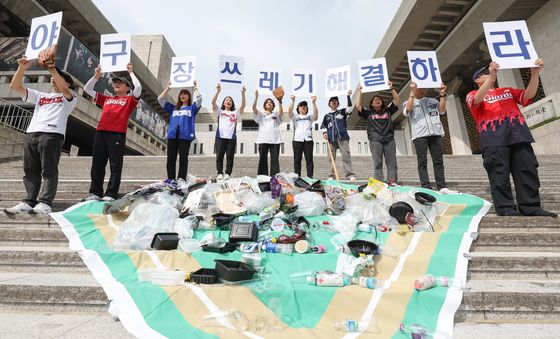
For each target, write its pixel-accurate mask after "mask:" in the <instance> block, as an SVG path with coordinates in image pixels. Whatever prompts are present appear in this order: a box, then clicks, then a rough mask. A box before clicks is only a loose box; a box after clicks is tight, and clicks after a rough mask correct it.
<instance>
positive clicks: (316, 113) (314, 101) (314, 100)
mask: <svg viewBox="0 0 560 339" xmlns="http://www.w3.org/2000/svg"><path fill="white" fill-rule="evenodd" d="M311 104H313V117H312V118H311V119H312V121H317V119H319V109H318V108H317V97H316V96H312V97H311Z"/></svg>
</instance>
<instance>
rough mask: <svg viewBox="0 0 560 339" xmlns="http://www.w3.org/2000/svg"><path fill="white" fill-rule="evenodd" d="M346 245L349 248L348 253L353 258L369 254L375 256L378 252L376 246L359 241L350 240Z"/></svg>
mask: <svg viewBox="0 0 560 339" xmlns="http://www.w3.org/2000/svg"><path fill="white" fill-rule="evenodd" d="M346 245H347V246H348V248H350V252H352V254H353V255H354V256H355V257H359V256H360V255H370V254H373V255H375V254H377V252H378V250H379V246H377V244H375V243H372V242H370V241H366V240H360V239H355V240H350V241H349V242H348V243H347V244H346Z"/></svg>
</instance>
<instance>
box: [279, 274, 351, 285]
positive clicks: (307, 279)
mask: <svg viewBox="0 0 560 339" xmlns="http://www.w3.org/2000/svg"><path fill="white" fill-rule="evenodd" d="M290 281H291V282H293V283H300V284H301V283H303V284H308V285H315V286H325V287H326V286H331V287H333V286H335V287H342V286H347V285H350V284H352V277H351V276H349V275H346V274H344V273H333V272H303V273H295V274H292V275H291V276H290Z"/></svg>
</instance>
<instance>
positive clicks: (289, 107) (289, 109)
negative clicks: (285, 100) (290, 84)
mask: <svg viewBox="0 0 560 339" xmlns="http://www.w3.org/2000/svg"><path fill="white" fill-rule="evenodd" d="M290 99H291V100H292V101H291V102H290V106H288V117H290V119H291V118H292V116H293V115H294V104H295V102H296V96H295V95H290Z"/></svg>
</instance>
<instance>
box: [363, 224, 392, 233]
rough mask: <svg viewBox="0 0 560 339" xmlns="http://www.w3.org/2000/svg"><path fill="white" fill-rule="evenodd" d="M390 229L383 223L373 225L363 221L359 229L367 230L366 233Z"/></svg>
mask: <svg viewBox="0 0 560 339" xmlns="http://www.w3.org/2000/svg"><path fill="white" fill-rule="evenodd" d="M388 230H389V227H387V226H383V225H378V226H372V225H369V224H363V223H362V224H359V225H358V231H360V232H365V233H375V232H387V231H388Z"/></svg>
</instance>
